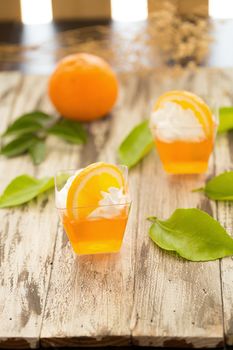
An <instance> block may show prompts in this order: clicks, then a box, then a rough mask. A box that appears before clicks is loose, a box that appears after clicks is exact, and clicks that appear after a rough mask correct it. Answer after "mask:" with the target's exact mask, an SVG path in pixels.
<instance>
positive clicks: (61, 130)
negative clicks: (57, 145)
mask: <svg viewBox="0 0 233 350" xmlns="http://www.w3.org/2000/svg"><path fill="white" fill-rule="evenodd" d="M48 133H49V134H52V135H55V136H58V137H60V138H62V139H63V140H65V141H68V142H70V143H75V144H81V143H85V142H86V141H87V133H86V130H85V129H84V128H83V126H82V125H81V124H80V123H78V122H76V121H72V120H64V119H62V120H59V121H58V122H57V123H56V124H55V125H53V126H52V127H50V128H49V129H48Z"/></svg>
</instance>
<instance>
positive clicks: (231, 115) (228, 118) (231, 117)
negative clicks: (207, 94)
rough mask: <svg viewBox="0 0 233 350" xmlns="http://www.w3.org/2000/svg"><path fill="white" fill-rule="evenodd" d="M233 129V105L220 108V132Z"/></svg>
mask: <svg viewBox="0 0 233 350" xmlns="http://www.w3.org/2000/svg"><path fill="white" fill-rule="evenodd" d="M231 129H233V107H221V108H220V109H219V126H218V132H224V131H228V130H231Z"/></svg>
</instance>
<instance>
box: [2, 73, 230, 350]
mask: <svg viewBox="0 0 233 350" xmlns="http://www.w3.org/2000/svg"><path fill="white" fill-rule="evenodd" d="M46 84H47V78H46V77H40V76H22V75H21V74H20V73H17V72H16V73H1V74H0V112H1V123H0V132H2V131H3V130H4V129H5V127H6V125H7V124H8V123H9V122H10V121H11V120H13V119H14V118H16V117H17V116H18V115H20V114H21V113H23V112H27V111H30V110H34V109H42V110H45V111H48V112H53V109H52V106H51V105H50V103H49V102H48V99H47V96H46ZM232 86H233V69H228V70H217V69H206V68H203V69H200V70H198V71H195V72H185V73H183V74H182V75H180V76H173V77H172V76H170V77H168V76H167V75H166V73H163V72H155V73H153V74H151V75H150V76H144V77H135V76H131V75H129V76H125V77H122V79H121V94H120V98H119V101H118V104H117V106H116V108H115V109H114V112H113V114H112V116H111V117H109V118H105V119H103V120H101V121H99V122H95V123H92V124H90V125H89V126H88V129H89V133H90V137H89V142H88V144H87V145H85V146H84V147H79V146H71V145H68V144H66V143H63V142H62V141H60V142H58V141H57V140H56V139H55V138H53V137H50V138H49V140H48V155H47V158H46V161H45V162H44V163H42V164H41V165H40V166H38V167H34V166H33V165H32V164H31V162H30V160H29V159H28V157H27V156H24V157H20V158H15V159H11V160H6V159H4V158H3V157H1V158H0V170H1V172H0V190H2V189H3V188H4V187H5V185H6V184H7V183H8V182H9V181H10V180H11V179H12V178H14V177H15V176H16V175H18V174H22V173H28V174H32V175H36V176H38V177H42V176H47V175H53V174H54V173H55V172H56V171H57V170H59V169H61V168H63V169H64V168H79V167H81V166H85V165H87V164H88V163H91V162H94V161H98V160H105V161H116V148H117V146H118V144H119V143H120V141H121V140H122V138H123V137H124V136H125V135H126V134H127V133H128V131H129V130H130V129H131V128H132V126H133V125H135V124H136V123H137V122H139V121H141V120H143V119H144V118H146V117H148V114H149V111H150V108H151V103H152V102H153V100H155V99H156V97H157V96H158V95H160V94H161V93H162V92H164V91H166V90H169V89H174V88H182V89H183V88H184V89H188V90H191V91H194V92H196V93H199V94H200V95H203V96H208V98H210V99H214V100H216V99H217V101H218V102H219V104H220V105H222V104H226V105H229V104H231V105H232V104H233V100H232V95H231V93H232V92H231V88H232ZM232 152H233V135H230V134H229V135H222V136H219V137H218V139H217V143H216V148H215V152H214V155H213V157H212V159H211V162H210V167H209V173H208V174H206V175H203V176H168V175H166V174H165V173H164V171H163V169H162V167H161V164H160V161H159V159H158V155H157V154H156V152H155V151H153V152H152V153H151V154H150V155H149V156H148V157H147V158H146V159H145V160H144V161H143V162H142V164H140V165H138V166H137V167H135V168H134V169H133V170H131V171H130V189H131V194H132V199H133V206H132V211H131V214H130V220H129V223H128V227H127V232H126V235H125V239H124V245H123V248H122V250H121V252H120V253H119V254H115V255H103V256H85V257H76V256H74V254H73V252H72V250H71V247H70V244H69V242H68V240H67V238H66V235H65V233H64V232H63V230H62V227H61V225H60V224H59V220H58V216H57V213H56V210H55V207H54V200H53V194H52V193H51V195H50V196H49V200H47V199H46V197H44V196H42V197H41V198H39V199H38V200H36V201H34V202H32V203H31V204H29V205H26V206H25V207H22V208H16V209H12V210H1V211H0V217H1V235H0V281H1V287H0V347H2V348H4V347H5V348H7V347H8V348H13V347H18V348H20V347H21V348H24V347H39V346H40V345H42V346H44V347H49V346H81V345H84V346H103V345H119V346H121V345H130V344H137V345H149V346H167V347H171V346H176V347H178V348H179V347H182V346H186V347H197V348H201V347H222V346H223V344H224V340H226V342H227V344H228V345H233V309H232V305H233V261H232V259H231V258H227V259H223V260H222V261H214V262H208V263H191V262H186V261H184V260H182V259H178V258H176V257H174V256H173V255H171V254H168V253H166V252H163V251H162V250H161V249H159V248H157V247H156V246H155V245H154V244H153V242H152V241H150V239H149V237H148V228H149V223H148V222H147V221H146V217H147V216H150V215H156V216H159V217H164V218H166V217H167V216H169V215H170V214H171V212H172V211H173V210H174V209H175V208H177V207H199V208H202V209H204V210H206V211H207V212H209V213H210V214H212V215H213V216H214V217H217V218H218V219H219V220H220V221H221V223H222V224H223V225H225V226H226V227H227V229H228V231H229V232H230V233H232V234H233V219H232V205H231V204H229V203H225V204H220V203H218V204H216V203H215V202H210V201H208V200H207V199H205V198H204V196H203V195H202V194H198V193H195V194H194V193H191V190H192V189H193V188H195V187H200V185H202V184H203V182H204V180H205V178H206V176H209V175H213V174H215V173H220V172H221V171H223V170H226V169H230V168H232Z"/></svg>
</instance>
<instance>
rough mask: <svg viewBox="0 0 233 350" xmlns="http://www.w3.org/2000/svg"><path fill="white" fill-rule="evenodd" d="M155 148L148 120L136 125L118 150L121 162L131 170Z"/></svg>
mask: <svg viewBox="0 0 233 350" xmlns="http://www.w3.org/2000/svg"><path fill="white" fill-rule="evenodd" d="M153 146H154V141H153V137H152V134H151V132H150V129H149V123H148V120H146V121H143V122H142V123H140V124H138V125H136V126H135V127H134V128H133V129H132V131H131V132H130V133H129V134H128V136H127V137H126V138H125V139H124V140H123V142H122V143H121V144H120V146H119V148H118V158H119V161H120V163H121V164H124V165H127V166H128V167H129V168H131V167H133V166H134V165H136V164H137V163H138V162H139V161H140V160H141V159H143V158H144V157H145V156H146V155H147V154H148V153H149V152H150V150H151V149H152V148H153Z"/></svg>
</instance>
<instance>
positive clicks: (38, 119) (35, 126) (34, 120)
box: [2, 111, 53, 137]
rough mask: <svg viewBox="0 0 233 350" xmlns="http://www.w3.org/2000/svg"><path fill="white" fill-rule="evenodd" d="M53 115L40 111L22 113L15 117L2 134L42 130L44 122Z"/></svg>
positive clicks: (20, 133)
mask: <svg viewBox="0 0 233 350" xmlns="http://www.w3.org/2000/svg"><path fill="white" fill-rule="evenodd" d="M52 118H53V117H52V116H50V115H48V114H46V113H44V112H40V111H36V112H31V113H27V114H23V115H22V116H20V117H19V118H18V119H16V120H15V121H14V122H13V123H12V124H11V125H10V126H8V128H7V129H6V131H5V132H4V134H3V135H2V136H3V137H5V136H10V135H18V136H19V135H22V134H27V133H33V132H37V131H40V130H43V128H44V126H45V124H46V123H48V122H49V121H50V120H51V119H52Z"/></svg>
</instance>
